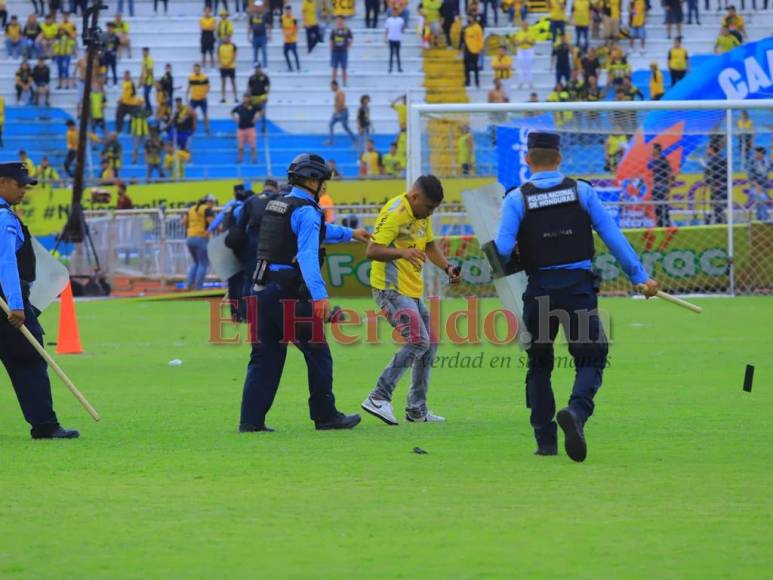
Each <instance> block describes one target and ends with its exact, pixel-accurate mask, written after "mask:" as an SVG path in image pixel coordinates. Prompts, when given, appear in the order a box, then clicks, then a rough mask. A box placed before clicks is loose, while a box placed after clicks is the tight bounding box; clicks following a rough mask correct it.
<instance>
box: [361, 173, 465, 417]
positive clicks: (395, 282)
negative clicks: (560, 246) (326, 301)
mask: <svg viewBox="0 0 773 580" xmlns="http://www.w3.org/2000/svg"><path fill="white" fill-rule="evenodd" d="M442 201H443V186H442V184H441V183H440V180H439V179H438V178H437V177H435V176H434V175H423V176H422V177H419V179H417V180H416V182H415V183H414V184H413V186H412V187H411V189H410V191H408V193H404V194H402V195H399V196H397V197H395V198H393V199H391V200H389V201H388V202H387V204H386V205H385V206H384V207H383V208H382V209H381V212H380V213H379V215H378V219H377V220H376V227H375V229H374V231H373V237H372V238H371V240H370V243H369V244H368V250H367V255H368V258H370V259H371V260H373V263H372V266H371V271H370V285H371V287H372V288H373V298H374V299H375V301H376V303H377V304H378V305H379V307H380V308H381V310H382V311H383V312H384V313H385V314H386V316H387V319H388V320H389V322H390V324H391V325H392V326H393V327H394V328H395V329H396V330H397V331H399V332H400V333H401V335H402V337H403V338H404V339H405V344H404V345H403V347H402V348H401V349H400V350H399V351H398V352H397V353H396V354H395V356H394V358H393V359H392V361H391V362H390V363H389V365H388V366H387V367H386V368H385V369H384V371H383V372H382V373H381V376H379V378H378V380H377V382H376V386H375V388H374V389H373V390H372V391H371V393H370V394H369V395H368V397H367V398H366V399H365V401H363V403H362V408H363V409H364V410H365V411H367V412H368V413H370V414H371V415H373V416H375V417H378V418H379V419H381V420H382V421H384V422H385V423H387V424H388V425H397V424H398V421H397V418H396V417H395V415H394V412H393V411H392V395H393V393H394V391H395V388H396V387H397V383H398V382H399V381H400V379H401V378H402V376H403V374H404V373H405V371H406V370H407V369H409V368H412V380H411V387H410V390H409V391H408V401H407V405H406V408H405V418H406V420H407V421H409V422H440V421H444V420H445V419H444V418H443V417H440V416H438V415H435V414H434V413H432V412H431V411H430V410H429V409H428V407H427V389H428V387H429V375H430V370H431V368H432V361H433V360H434V358H435V353H436V352H437V343H438V337H436V336H433V333H432V328H431V325H430V316H429V312H428V310H427V307H426V306H425V305H424V303H423V302H422V299H421V297H422V295H423V293H424V283H423V279H422V270H423V268H424V262H425V261H426V260H427V259H429V261H430V262H432V263H433V264H434V265H435V266H437V267H438V268H440V269H441V270H443V271H445V272H446V274H448V276H449V278H450V281H451V282H452V283H455V282H457V281H458V280H459V270H458V269H455V268H454V267H453V266H452V265H451V264H449V263H448V260H447V259H446V257H445V256H444V255H443V252H442V251H441V249H440V247H439V245H438V244H436V243H435V240H434V235H433V233H432V223H431V220H430V216H431V215H432V212H434V211H435V209H437V207H438V206H439V205H440V204H441V203H442Z"/></svg>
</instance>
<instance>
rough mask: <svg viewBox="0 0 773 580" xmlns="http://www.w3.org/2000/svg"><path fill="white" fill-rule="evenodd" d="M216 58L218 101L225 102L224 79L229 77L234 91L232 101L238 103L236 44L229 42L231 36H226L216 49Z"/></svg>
mask: <svg viewBox="0 0 773 580" xmlns="http://www.w3.org/2000/svg"><path fill="white" fill-rule="evenodd" d="M217 60H218V64H219V65H220V102H221V103H225V98H226V91H225V85H226V80H227V79H231V88H232V89H233V92H234V103H238V102H239V99H238V98H237V97H236V45H235V44H234V43H233V42H231V37H230V36H226V37H224V38H223V42H222V43H221V44H220V46H219V47H218V49H217Z"/></svg>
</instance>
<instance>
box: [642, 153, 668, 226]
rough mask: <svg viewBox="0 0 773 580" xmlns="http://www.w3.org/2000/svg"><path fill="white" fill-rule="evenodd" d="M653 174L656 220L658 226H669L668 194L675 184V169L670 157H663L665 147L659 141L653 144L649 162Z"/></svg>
mask: <svg viewBox="0 0 773 580" xmlns="http://www.w3.org/2000/svg"><path fill="white" fill-rule="evenodd" d="M647 169H649V170H650V174H651V176H652V201H653V203H655V222H656V225H657V227H659V228H665V227H668V226H669V218H668V196H669V194H670V193H671V188H672V187H673V186H674V170H673V169H672V168H671V164H670V163H669V162H668V159H666V158H665V157H663V147H662V146H661V145H660V144H659V143H655V144H654V145H653V146H652V159H650V161H649V163H648V164H647Z"/></svg>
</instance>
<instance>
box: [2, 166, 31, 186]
mask: <svg viewBox="0 0 773 580" xmlns="http://www.w3.org/2000/svg"><path fill="white" fill-rule="evenodd" d="M0 177H10V178H11V179H15V180H16V181H17V182H18V183H19V184H20V185H37V184H38V180H37V179H35V178H34V177H31V176H30V174H29V172H28V171H27V166H26V165H25V164H24V163H22V162H20V161H14V162H12V163H0Z"/></svg>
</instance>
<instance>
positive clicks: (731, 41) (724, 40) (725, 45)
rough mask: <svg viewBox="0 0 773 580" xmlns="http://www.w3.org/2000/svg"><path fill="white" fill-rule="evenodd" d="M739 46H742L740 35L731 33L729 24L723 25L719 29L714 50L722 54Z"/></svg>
mask: <svg viewBox="0 0 773 580" xmlns="http://www.w3.org/2000/svg"><path fill="white" fill-rule="evenodd" d="M737 46H741V43H740V42H739V40H738V37H737V36H735V35H733V34H730V31H729V30H728V29H727V26H723V27H722V29H721V30H720V31H719V36H718V37H717V41H716V42H715V43H714V52H715V53H717V54H722V53H725V52H727V51H729V50H733V49H734V48H736V47H737Z"/></svg>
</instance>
